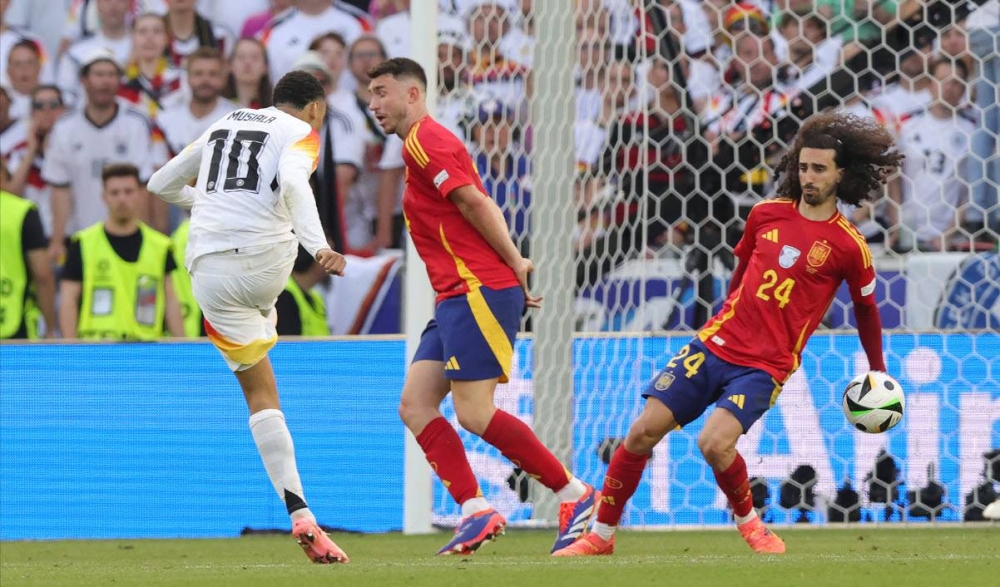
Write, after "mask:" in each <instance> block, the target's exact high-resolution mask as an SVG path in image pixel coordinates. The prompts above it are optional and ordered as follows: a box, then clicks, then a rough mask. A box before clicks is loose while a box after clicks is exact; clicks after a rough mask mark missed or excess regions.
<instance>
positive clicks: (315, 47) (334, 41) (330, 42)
mask: <svg viewBox="0 0 1000 587" xmlns="http://www.w3.org/2000/svg"><path fill="white" fill-rule="evenodd" d="M309 50H310V51H315V52H316V53H317V54H318V55H319V57H320V58H321V59H322V60H323V63H324V64H325V65H326V72H327V73H328V75H330V76H332V78H331V81H332V84H331V86H330V92H329V93H328V94H327V97H326V101H327V102H328V103H329V104H330V107H331V108H336V109H337V110H339V111H340V112H354V111H358V104H357V98H356V97H355V96H354V92H352V91H350V90H348V89H345V88H343V87H341V85H340V80H342V79H344V71H345V69H346V68H347V43H346V42H345V41H344V37H341V36H340V35H338V34H337V33H325V34H322V35H320V36H318V37H316V38H315V39H313V41H312V43H309ZM348 75H353V74H348Z"/></svg>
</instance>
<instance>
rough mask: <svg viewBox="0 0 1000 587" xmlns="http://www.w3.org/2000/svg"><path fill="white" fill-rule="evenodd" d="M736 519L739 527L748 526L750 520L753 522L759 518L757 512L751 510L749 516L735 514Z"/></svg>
mask: <svg viewBox="0 0 1000 587" xmlns="http://www.w3.org/2000/svg"><path fill="white" fill-rule="evenodd" d="M734 517H735V518H736V524H737V525H740V524H746V523H747V522H749V521H750V520H752V519H754V518H756V517H757V510H756V509H754V508H750V513H749V514H747V515H745V516H736V515H735V514H734Z"/></svg>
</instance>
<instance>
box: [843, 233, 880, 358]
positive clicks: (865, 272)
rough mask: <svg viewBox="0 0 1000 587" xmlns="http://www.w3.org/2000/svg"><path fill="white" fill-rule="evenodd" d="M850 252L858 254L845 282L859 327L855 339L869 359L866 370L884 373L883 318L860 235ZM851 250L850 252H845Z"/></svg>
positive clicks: (871, 270) (871, 265)
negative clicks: (856, 338) (849, 291)
mask: <svg viewBox="0 0 1000 587" xmlns="http://www.w3.org/2000/svg"><path fill="white" fill-rule="evenodd" d="M851 240H852V241H854V244H853V245H849V246H851V248H852V249H853V250H855V251H857V252H856V253H855V254H854V255H853V256H852V262H851V263H849V264H848V269H847V274H846V275H845V276H844V278H845V279H846V280H847V285H848V287H849V288H850V290H851V300H853V302H854V318H855V320H856V321H857V323H858V338H860V339H861V347H862V348H864V349H865V355H867V357H868V366H869V368H870V369H872V370H874V371H885V358H884V357H883V356H882V318H881V316H880V315H879V311H878V303H877V301H876V299H875V267H874V265H873V264H872V253H871V251H870V250H868V245H867V244H866V243H865V242H864V241H863V240H861V238H860V235H858V238H857V239H854V238H852V239H851ZM848 250H851V249H848Z"/></svg>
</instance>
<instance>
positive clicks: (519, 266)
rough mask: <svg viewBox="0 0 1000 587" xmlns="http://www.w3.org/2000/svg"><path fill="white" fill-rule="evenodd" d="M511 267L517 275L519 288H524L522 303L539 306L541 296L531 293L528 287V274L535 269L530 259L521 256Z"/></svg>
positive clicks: (532, 306) (528, 305)
mask: <svg viewBox="0 0 1000 587" xmlns="http://www.w3.org/2000/svg"><path fill="white" fill-rule="evenodd" d="M511 269H513V270H514V275H516V276H517V281H518V282H519V283H520V284H521V289H522V290H524V305H525V306H527V307H529V308H541V307H542V297H541V296H533V295H531V290H530V289H528V274H529V273H531V272H532V271H534V270H535V266H534V264H532V262H531V260H530V259H525V258H524V257H521V260H520V261H518V262H517V263H516V264H515V265H514V267H511Z"/></svg>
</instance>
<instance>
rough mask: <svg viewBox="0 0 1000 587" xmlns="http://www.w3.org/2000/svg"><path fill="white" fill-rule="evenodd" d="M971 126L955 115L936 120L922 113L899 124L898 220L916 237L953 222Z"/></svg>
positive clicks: (932, 233)
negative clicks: (901, 156)
mask: <svg viewBox="0 0 1000 587" xmlns="http://www.w3.org/2000/svg"><path fill="white" fill-rule="evenodd" d="M975 129H976V125H974V124H973V123H972V122H970V121H968V120H966V119H965V118H962V117H960V116H954V117H949V118H937V117H935V116H933V115H931V114H929V113H923V112H922V113H919V114H917V115H915V116H913V117H911V118H909V119H908V120H905V121H904V122H903V124H902V127H901V129H900V137H899V148H900V150H901V151H902V152H903V153H904V154H905V155H906V158H905V159H903V165H902V172H903V204H902V215H903V224H904V225H906V226H907V227H909V228H910V229H912V230H913V231H914V232H915V233H916V235H917V238H918V239H920V240H928V239H931V238H934V237H936V236H939V235H940V234H941V233H942V232H944V231H945V230H947V229H949V228H951V226H952V225H953V224H954V222H955V219H956V214H957V210H958V207H959V206H960V205H961V204H962V202H963V201H964V199H965V197H966V191H965V190H966V186H965V184H964V183H963V182H962V181H961V172H962V166H963V165H964V164H965V161H966V159H967V157H968V155H969V137H971V136H972V133H973V132H974V131H975Z"/></svg>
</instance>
